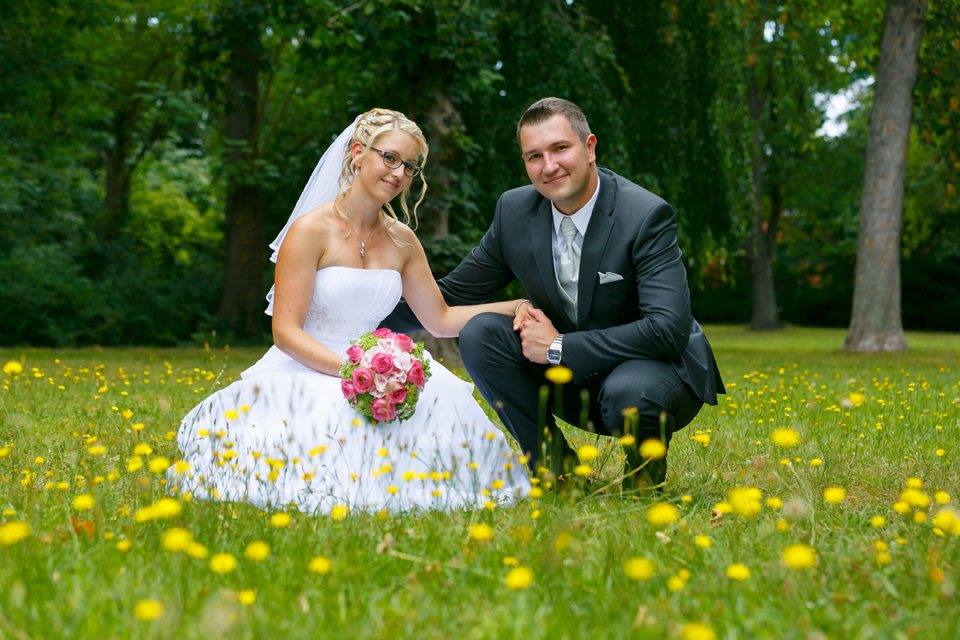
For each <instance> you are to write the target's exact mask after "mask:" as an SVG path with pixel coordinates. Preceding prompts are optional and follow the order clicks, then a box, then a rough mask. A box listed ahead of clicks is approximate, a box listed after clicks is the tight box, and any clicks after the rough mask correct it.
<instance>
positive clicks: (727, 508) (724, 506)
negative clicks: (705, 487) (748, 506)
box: [713, 502, 733, 513]
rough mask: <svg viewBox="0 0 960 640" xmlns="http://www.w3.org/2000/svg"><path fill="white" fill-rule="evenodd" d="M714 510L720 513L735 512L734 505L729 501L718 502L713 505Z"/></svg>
mask: <svg viewBox="0 0 960 640" xmlns="http://www.w3.org/2000/svg"><path fill="white" fill-rule="evenodd" d="M713 510H714V511H717V512H719V513H733V505H732V504H730V503H729V502H718V503H717V504H715V505H713Z"/></svg>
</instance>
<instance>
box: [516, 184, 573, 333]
mask: <svg viewBox="0 0 960 640" xmlns="http://www.w3.org/2000/svg"><path fill="white" fill-rule="evenodd" d="M530 232H531V236H532V237H531V239H530V243H531V249H532V250H533V257H534V260H535V261H536V263H537V271H539V272H540V281H541V282H542V283H543V291H544V293H545V294H546V295H547V301H548V302H549V304H550V307H551V308H550V309H548V310H546V311H545V312H547V315H548V316H549V317H550V318H551V319H553V320H554V325H555V326H558V325H559V324H560V323H561V322H562V323H563V324H565V325H567V326H569V325H570V320H569V319H568V318H567V314H566V312H564V310H563V307H562V306H561V305H560V294H559V293H557V273H556V271H555V269H554V266H553V211H552V209H551V207H550V201H549V200H547V199H546V198H543V199H541V200H540V208H539V210H538V211H537V213H536V214H534V218H533V221H532V222H531V229H530ZM518 240H521V241H522V239H521V238H518Z"/></svg>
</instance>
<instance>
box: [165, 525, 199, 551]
mask: <svg viewBox="0 0 960 640" xmlns="http://www.w3.org/2000/svg"><path fill="white" fill-rule="evenodd" d="M191 542H193V534H192V533H190V532H189V531H188V530H186V529H184V528H183V527H171V528H169V529H167V530H166V531H164V532H163V535H162V536H160V544H161V545H163V548H164V549H166V550H167V551H170V552H172V553H179V552H181V551H185V550H186V548H187V547H188V546H189V545H190V543H191Z"/></svg>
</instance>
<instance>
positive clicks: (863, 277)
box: [843, 0, 927, 353]
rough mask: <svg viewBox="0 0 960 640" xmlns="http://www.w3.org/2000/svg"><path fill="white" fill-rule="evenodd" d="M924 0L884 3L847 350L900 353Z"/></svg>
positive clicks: (903, 345) (845, 346) (846, 342)
mask: <svg viewBox="0 0 960 640" xmlns="http://www.w3.org/2000/svg"><path fill="white" fill-rule="evenodd" d="M926 17H927V2H926V0H888V2H887V10H886V15H885V16H884V27H883V40H882V42H881V44H880V65H879V68H878V69H877V76H876V77H877V82H876V89H875V94H874V100H873V109H872V111H871V112H870V125H869V129H868V133H867V157H866V166H865V168H864V172H863V192H862V193H861V196H860V231H859V237H858V240H857V266H856V275H855V284H854V293H853V313H852V317H851V319H850V330H849V331H848V333H847V337H846V340H844V343H843V349H844V350H846V351H860V352H864V353H877V352H884V351H906V349H907V341H906V338H904V335H903V321H902V318H901V313H900V227H901V222H902V219H903V189H904V183H905V181H906V171H907V144H908V142H909V138H910V120H911V117H912V115H913V87H914V85H915V84H916V81H917V68H918V58H919V54H920V43H921V41H922V39H923V30H924V26H925V23H926Z"/></svg>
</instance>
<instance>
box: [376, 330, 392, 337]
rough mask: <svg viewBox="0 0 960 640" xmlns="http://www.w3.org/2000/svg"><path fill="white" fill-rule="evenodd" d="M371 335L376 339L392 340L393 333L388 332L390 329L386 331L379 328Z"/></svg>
mask: <svg viewBox="0 0 960 640" xmlns="http://www.w3.org/2000/svg"><path fill="white" fill-rule="evenodd" d="M373 335H374V336H376V337H377V338H392V337H393V331H390V329H387V328H386V327H381V328H379V329H377V330H376V331H374V332H373Z"/></svg>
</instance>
